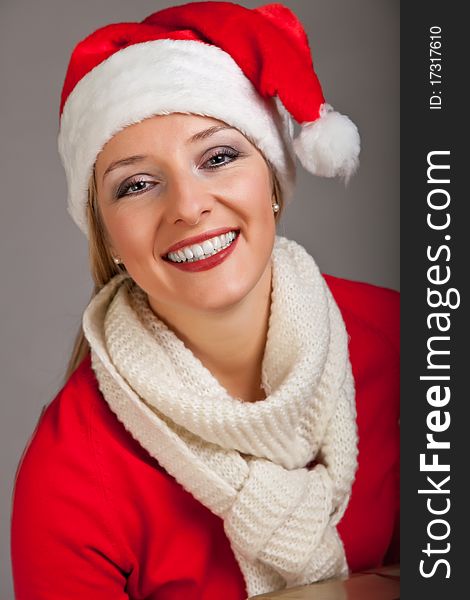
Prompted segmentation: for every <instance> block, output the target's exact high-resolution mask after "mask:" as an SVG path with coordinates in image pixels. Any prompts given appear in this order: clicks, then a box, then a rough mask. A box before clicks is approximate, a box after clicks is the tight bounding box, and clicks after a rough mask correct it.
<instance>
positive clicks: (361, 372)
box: [12, 2, 398, 600]
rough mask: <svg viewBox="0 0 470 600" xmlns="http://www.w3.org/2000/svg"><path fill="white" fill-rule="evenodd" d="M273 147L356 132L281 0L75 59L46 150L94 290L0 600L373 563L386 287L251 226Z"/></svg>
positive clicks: (48, 419) (273, 210)
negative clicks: (54, 157) (341, 274)
mask: <svg viewBox="0 0 470 600" xmlns="http://www.w3.org/2000/svg"><path fill="white" fill-rule="evenodd" d="M292 118H294V119H295V120H297V121H298V122H299V123H301V124H302V130H301V133H300V135H299V137H298V138H297V139H296V140H295V141H293V140H292ZM294 149H295V152H296V154H297V156H298V157H299V158H300V160H301V162H302V164H303V165H304V166H305V167H306V168H307V169H308V170H310V171H311V172H313V173H316V174H318V175H325V176H334V175H340V176H343V177H345V178H348V177H349V176H350V175H351V174H352V173H353V172H354V170H355V168H356V167H357V162H358V153H359V136H358V133H357V130H356V128H355V126H354V125H353V124H352V123H351V122H350V121H349V119H347V118H346V117H344V116H342V115H340V114H338V113H336V112H334V111H333V110H332V108H331V107H330V106H329V105H327V104H326V103H325V101H324V98H323V95H322V91H321V87H320V84H319V82H318V79H317V77H316V75H315V72H314V70H313V66H312V63H311V57H310V52H309V48H308V42H307V39H306V36H305V33H304V32H303V29H302V27H301V25H300V23H299V22H298V21H297V19H296V18H295V16H294V15H293V14H292V13H291V12H290V11H289V10H288V9H286V8H284V7H282V6H281V5H278V4H277V5H268V6H265V7H262V8H259V9H255V10H248V9H245V8H243V7H240V6H238V5H235V4H230V3H225V2H224V3H218V2H211V3H193V4H189V5H185V6H181V7H174V8H170V9H167V10H164V11H160V12H157V13H154V14H152V15H150V16H149V17H148V18H147V19H145V20H144V21H143V22H142V23H127V24H116V25H109V26H107V27H104V28H101V29H99V30H98V31H96V32H94V33H93V34H91V35H90V36H89V37H88V38H86V39H85V40H83V41H82V42H81V43H80V44H78V45H77V47H76V48H75V49H74V51H73V53H72V57H71V60H70V64H69V68H68V71H67V75H66V78H65V82H64V88H63V93H62V102H61V119H60V133H59V150H60V154H61V158H62V161H63V164H64V167H65V170H66V174H67V181H68V186H69V198H68V202H69V211H70V213H71V216H72V217H73V218H74V220H75V222H76V223H77V225H78V226H79V227H80V228H81V229H82V230H83V232H84V233H85V234H86V235H87V236H88V238H89V244H90V258H91V267H92V273H93V276H94V279H95V283H96V289H95V295H94V297H93V298H92V300H91V302H90V304H89V305H88V307H87V309H86V310H85V313H84V317H83V332H82V333H81V335H80V336H79V338H78V340H77V344H76V348H75V352H74V355H73V357H72V360H71V363H70V368H69V373H68V374H67V381H66V383H65V385H64V387H63V388H62V390H61V391H60V393H59V394H58V396H57V397H56V398H55V399H54V401H53V402H52V403H51V404H50V405H49V406H48V407H47V409H46V411H45V412H44V414H43V415H42V417H41V419H40V422H39V424H38V426H37V428H36V431H35V433H34V436H33V438H32V440H31V442H30V444H29V446H28V448H27V451H26V452H25V454H24V456H23V458H22V461H21V463H20V466H19V470H18V476H17V481H16V486H15V496H14V505H13V520H12V560H13V572H14V581H15V591H16V595H17V598H19V599H22V598H25V599H26V598H27V599H28V600H35V599H46V598H47V599H53V598H61V599H63V598H70V599H71V598H83V597H87V598H97V599H98V598H100V599H105V598H110V599H111V598H113V599H118V598H123V599H124V598H133V599H138V598H139V599H143V598H146V599H154V598H155V599H157V598H158V599H159V600H160V599H165V600H166V599H177V598H204V599H205V600H211V599H214V600H215V599H216V598H217V599H218V598H220V597H222V596H224V597H225V598H227V599H234V600H235V599H237V600H239V599H241V598H246V597H247V596H254V595H256V594H259V593H264V592H267V591H272V590H277V589H282V588H284V587H291V586H294V585H302V584H306V583H311V582H314V581H318V580H321V579H325V578H329V577H339V576H344V575H346V574H347V573H348V572H350V571H354V570H358V569H361V568H370V567H374V566H377V565H380V564H382V563H383V562H384V561H387V560H396V559H397V555H396V554H395V549H396V543H395V545H394V531H395V532H396V531H397V511H398V475H397V474H398V429H397V428H398V376H397V375H398V350H397V302H398V299H397V296H398V295H397V294H396V293H394V292H392V291H391V290H386V289H384V288H379V287H375V286H370V285H367V284H362V283H356V282H348V281H345V280H341V279H337V278H334V277H331V276H322V275H321V274H320V272H319V270H318V267H317V266H316V264H315V262H314V260H313V258H312V257H311V256H310V255H308V253H307V252H306V251H305V249H304V248H302V246H300V245H299V244H297V243H296V242H293V241H291V240H287V239H285V238H283V237H280V236H276V229H275V225H276V222H277V219H278V218H279V216H280V214H281V212H282V208H283V205H284V203H285V202H286V201H287V199H288V198H289V194H290V193H291V191H292V186H293V180H294ZM358 440H359V441H358ZM358 450H359V455H358Z"/></svg>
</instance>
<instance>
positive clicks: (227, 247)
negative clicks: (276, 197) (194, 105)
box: [95, 114, 276, 316]
mask: <svg viewBox="0 0 470 600" xmlns="http://www.w3.org/2000/svg"><path fill="white" fill-rule="evenodd" d="M124 159H125V160H124ZM122 161H124V162H122ZM95 177H96V190H97V201H98V206H99V210H100V214H101V219H102V221H103V224H104V227H105V229H106V232H107V237H108V240H109V246H110V249H111V251H112V253H113V254H114V255H117V256H119V257H120V259H121V260H122V262H123V263H124V265H125V267H126V270H127V272H128V273H129V275H130V276H131V277H132V279H133V280H134V281H135V282H136V283H137V284H138V285H139V286H140V287H141V288H142V289H143V290H144V291H146V292H147V294H148V296H149V303H150V305H151V306H152V308H153V310H154V311H155V312H156V313H157V314H160V315H162V316H165V315H166V314H171V313H172V312H173V311H175V310H180V309H184V310H186V311H191V310H194V311H196V312H197V311H211V310H212V311H213V310H217V309H224V308H227V307H230V306H233V305H234V304H236V303H239V302H242V301H243V300H244V299H245V298H247V297H248V296H249V295H250V292H252V290H254V289H255V288H256V287H258V288H259V285H264V287H265V288H266V286H267V285H269V286H270V278H271V260H270V259H271V252H272V249H273V244H274V237H275V233H276V229H275V220H274V216H273V211H272V202H273V181H272V176H271V172H270V170H269V168H268V165H267V163H266V162H265V160H264V158H263V156H262V155H261V154H260V152H259V151H258V150H257V149H256V147H255V146H253V145H252V144H251V143H250V142H249V141H248V140H247V139H246V138H245V137H244V136H243V135H242V134H241V133H240V132H239V131H237V130H236V129H233V128H231V127H229V126H227V125H226V124H224V123H222V122H220V121H217V120H215V119H212V118H208V117H201V116H195V115H185V114H171V115H165V116H156V117H152V118H149V119H146V120H144V121H142V122H140V123H137V124H135V125H131V126H129V127H126V128H125V129H123V130H122V131H120V132H119V133H118V134H116V135H115V136H114V137H113V138H112V139H111V140H110V141H108V143H107V144H106V145H105V146H104V148H103V150H102V151H101V153H100V154H99V155H98V157H97V161H96V164H95ZM223 232H227V236H225V234H224V235H221V234H223ZM229 232H232V233H229ZM199 236H202V238H203V239H202V240H201V239H199ZM231 238H233V239H231ZM209 240H210V241H209ZM175 252H176V254H175ZM202 252H204V254H203V256H200V255H201V254H202ZM208 254H212V256H210V257H209V256H208ZM183 256H184V258H183ZM178 261H179V262H178Z"/></svg>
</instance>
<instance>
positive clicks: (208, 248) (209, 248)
mask: <svg viewBox="0 0 470 600" xmlns="http://www.w3.org/2000/svg"><path fill="white" fill-rule="evenodd" d="M202 249H203V250H204V254H207V255H209V254H212V252H214V246H213V245H212V242H211V241H210V240H206V241H205V242H202Z"/></svg>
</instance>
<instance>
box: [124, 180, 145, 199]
mask: <svg viewBox="0 0 470 600" xmlns="http://www.w3.org/2000/svg"><path fill="white" fill-rule="evenodd" d="M148 185H152V183H151V182H150V181H146V180H145V179H134V180H131V181H128V182H126V183H124V184H123V185H122V186H121V187H120V188H119V189H118V191H117V193H116V197H117V198H122V196H136V195H137V194H140V193H142V192H146V191H147V190H148V189H149V188H148V187H147V186H148Z"/></svg>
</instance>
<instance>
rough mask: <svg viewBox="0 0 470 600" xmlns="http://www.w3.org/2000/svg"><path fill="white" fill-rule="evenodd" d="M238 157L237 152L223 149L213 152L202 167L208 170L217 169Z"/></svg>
mask: <svg viewBox="0 0 470 600" xmlns="http://www.w3.org/2000/svg"><path fill="white" fill-rule="evenodd" d="M238 156H239V152H237V151H236V150H233V149H229V148H225V149H224V150H219V151H218V152H215V153H214V154H213V155H212V156H211V157H210V158H209V159H208V160H207V161H206V162H205V163H204V166H205V167H207V168H208V169H217V168H218V167H222V166H223V165H226V164H228V163H230V162H232V161H234V160H235V159H236V158H237V157H238Z"/></svg>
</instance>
